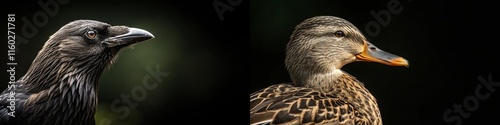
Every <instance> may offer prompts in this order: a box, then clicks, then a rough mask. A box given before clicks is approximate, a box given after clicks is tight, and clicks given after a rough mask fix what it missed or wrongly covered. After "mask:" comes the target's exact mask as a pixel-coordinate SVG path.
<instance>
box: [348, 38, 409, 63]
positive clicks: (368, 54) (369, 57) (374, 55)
mask: <svg viewBox="0 0 500 125" xmlns="http://www.w3.org/2000/svg"><path fill="white" fill-rule="evenodd" d="M364 46H365V47H364V51H363V52H362V53H360V54H358V55H356V58H357V60H358V61H367V62H378V63H382V64H386V65H390V66H406V67H408V66H410V64H409V63H408V61H407V60H406V59H404V58H403V57H400V56H397V55H394V54H391V53H388V52H385V51H383V50H381V49H379V48H377V47H376V46H375V45H373V44H372V43H370V42H368V41H365V42H364Z"/></svg>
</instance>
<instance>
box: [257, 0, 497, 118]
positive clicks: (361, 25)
mask: <svg viewBox="0 0 500 125" xmlns="http://www.w3.org/2000/svg"><path fill="white" fill-rule="evenodd" d="M389 1H391V0H377V1H350V2H348V1H308V2H305V1H259V2H254V1H252V2H251V3H250V4H251V5H250V8H251V12H250V15H251V22H250V29H251V30H250V31H251V37H250V38H251V50H252V54H251V58H252V59H251V60H252V61H251V62H252V71H253V72H252V74H251V79H250V80H251V81H250V82H251V83H250V89H251V90H250V92H249V93H251V92H253V91H256V90H258V89H260V88H264V87H267V86H269V85H272V84H277V83H282V82H290V81H291V80H290V78H289V76H288V73H287V71H286V69H285V68H284V64H283V60H284V51H285V46H286V43H287V42H288V40H289V37H290V35H291V33H292V32H293V29H294V27H295V25H297V24H299V23H300V22H302V21H303V20H305V19H307V18H310V17H313V16H319V15H332V16H338V17H342V18H344V19H346V20H349V21H350V22H351V23H353V24H354V25H355V26H357V27H358V29H360V30H361V31H362V32H363V33H364V34H365V36H366V37H367V38H368V39H369V40H370V41H371V42H372V43H373V44H375V45H377V47H379V48H381V49H382V50H385V51H388V52H390V53H393V54H396V55H399V56H402V57H404V58H406V59H407V60H409V62H410V67H409V68H405V67H391V66H386V65H382V64H378V63H366V62H355V63H351V64H348V65H346V66H344V67H343V68H342V69H343V70H344V71H346V72H348V73H350V74H351V75H354V76H355V77H357V79H358V80H360V81H362V82H364V83H365V86H366V87H367V88H368V89H369V90H370V92H371V93H372V94H373V95H374V96H375V98H377V100H378V104H379V107H380V110H381V113H382V118H383V122H384V124H387V125H413V124H419V125H430V124H455V123H454V122H451V123H446V122H445V121H444V118H443V113H444V112H445V111H446V110H447V109H453V104H455V103H456V104H461V105H464V104H463V102H464V100H465V99H466V98H469V99H470V98H472V97H468V96H474V95H475V89H476V87H477V86H478V85H482V84H481V82H480V81H479V80H478V77H479V76H482V77H484V78H485V79H488V75H490V74H491V75H492V78H493V81H496V82H500V74H499V73H500V66H498V64H499V63H500V61H498V55H497V54H498V53H499V46H498V44H497V42H498V37H497V36H498V33H499V31H498V28H500V25H499V22H500V21H499V19H496V18H494V17H495V16H498V15H499V14H500V13H499V12H500V11H499V9H498V7H497V6H498V5H499V4H495V3H488V2H484V1H466V0H461V1H460V0H459V1H442V2H437V1H427V2H426V1H420V0H399V2H400V5H399V6H400V7H402V8H403V10H402V11H401V12H400V13H399V14H391V21H390V22H389V23H388V24H387V26H385V27H383V26H381V29H380V32H379V34H378V35H375V36H368V35H366V31H365V26H366V25H367V23H368V22H370V21H377V20H376V19H375V17H373V16H372V15H371V14H370V12H371V11H374V12H377V13H378V12H380V11H383V10H388V9H387V4H388V3H389ZM382 18H383V19H386V17H382ZM379 25H380V24H379ZM495 89H497V90H498V89H500V87H498V86H497V87H495ZM480 92H481V93H486V92H488V91H487V90H486V89H485V88H484V87H483V88H482V89H481V91H480ZM499 99H500V93H498V91H494V92H492V93H490V96H489V98H487V99H485V100H479V101H478V104H479V105H478V108H477V109H476V110H473V111H470V112H469V111H466V112H468V113H470V116H469V117H468V118H461V119H462V124H464V125H465V124H467V125H471V124H474V125H476V124H497V123H498V122H499V121H500V120H499V119H498V115H495V114H496V113H498V112H499V111H500V108H498V105H499V104H500V101H499ZM467 102H470V101H467ZM470 105H474V104H473V103H470ZM463 110H466V109H463ZM454 115H456V116H457V117H460V115H457V114H454ZM449 117H452V115H449Z"/></svg>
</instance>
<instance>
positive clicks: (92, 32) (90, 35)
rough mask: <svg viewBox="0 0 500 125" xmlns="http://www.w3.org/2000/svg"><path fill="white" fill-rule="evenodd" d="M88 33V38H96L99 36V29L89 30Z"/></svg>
mask: <svg viewBox="0 0 500 125" xmlns="http://www.w3.org/2000/svg"><path fill="white" fill-rule="evenodd" d="M86 35H87V38H89V39H95V38H96V37H97V31H95V30H89V31H87V33H86Z"/></svg>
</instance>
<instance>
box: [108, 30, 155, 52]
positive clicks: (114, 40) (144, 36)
mask: <svg viewBox="0 0 500 125" xmlns="http://www.w3.org/2000/svg"><path fill="white" fill-rule="evenodd" d="M152 38H154V36H153V34H151V33H150V32H148V31H146V30H143V29H139V28H132V27H129V28H128V32H127V33H125V34H122V35H118V36H114V37H110V38H108V39H106V40H105V43H106V44H107V45H108V47H116V46H119V47H125V46H128V45H131V44H134V43H138V42H142V41H145V40H148V39H152Z"/></svg>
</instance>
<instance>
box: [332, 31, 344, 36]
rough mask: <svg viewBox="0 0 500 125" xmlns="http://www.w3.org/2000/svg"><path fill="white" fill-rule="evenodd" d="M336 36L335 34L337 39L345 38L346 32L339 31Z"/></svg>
mask: <svg viewBox="0 0 500 125" xmlns="http://www.w3.org/2000/svg"><path fill="white" fill-rule="evenodd" d="M334 34H335V37H343V36H345V34H344V32H342V31H337V32H335V33H334Z"/></svg>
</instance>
